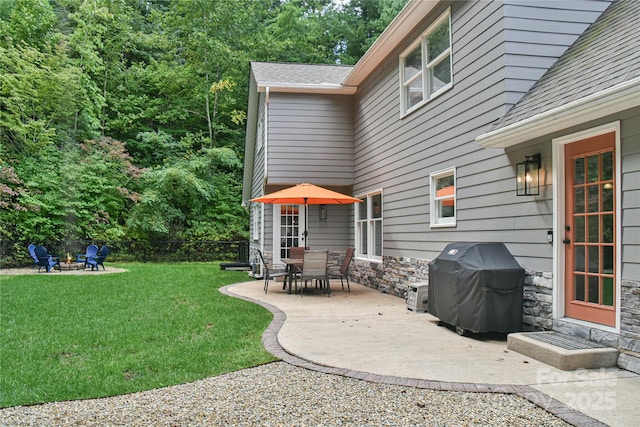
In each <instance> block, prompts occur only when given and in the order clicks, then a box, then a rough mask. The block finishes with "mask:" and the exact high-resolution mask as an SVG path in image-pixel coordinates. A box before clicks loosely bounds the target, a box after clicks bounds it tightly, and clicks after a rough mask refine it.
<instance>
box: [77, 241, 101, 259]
mask: <svg viewBox="0 0 640 427" xmlns="http://www.w3.org/2000/svg"><path fill="white" fill-rule="evenodd" d="M97 256H98V247H97V246H96V245H89V246H87V249H86V250H85V253H84V254H78V255H76V262H86V261H87V259H89V258H95V257H97Z"/></svg>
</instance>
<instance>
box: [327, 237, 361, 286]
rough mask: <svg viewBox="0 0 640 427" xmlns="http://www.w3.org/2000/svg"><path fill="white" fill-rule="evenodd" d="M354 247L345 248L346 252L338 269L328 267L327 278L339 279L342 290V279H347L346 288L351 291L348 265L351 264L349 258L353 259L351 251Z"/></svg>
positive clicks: (352, 251)
mask: <svg viewBox="0 0 640 427" xmlns="http://www.w3.org/2000/svg"><path fill="white" fill-rule="evenodd" d="M354 251H355V248H347V252H346V253H345V255H344V259H343V260H342V265H341V266H340V270H335V269H331V268H330V269H329V279H338V278H339V279H340V283H341V284H342V290H343V291H344V279H347V289H348V290H349V292H351V287H350V286H349V266H350V265H351V260H352V259H353V253H354Z"/></svg>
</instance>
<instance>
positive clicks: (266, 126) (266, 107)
mask: <svg viewBox="0 0 640 427" xmlns="http://www.w3.org/2000/svg"><path fill="white" fill-rule="evenodd" d="M268 129H269V86H267V87H266V88H265V95H264V126H263V129H262V131H263V132H264V135H263V139H264V144H262V146H263V147H264V173H263V174H264V176H263V177H262V195H264V191H265V184H266V183H267V179H268V175H267V170H268V169H267V165H268V164H269V162H268V161H267V155H268V153H269V150H268V148H269V143H268V141H269V140H268V135H269V131H268ZM261 205H262V206H261V207H260V218H261V219H262V221H260V247H261V249H260V250H261V251H262V253H263V254H264V253H265V251H264V223H265V220H264V217H265V215H264V212H265V204H264V203H261ZM261 267H262V266H261ZM262 273H263V274H264V272H262Z"/></svg>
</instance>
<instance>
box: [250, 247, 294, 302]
mask: <svg viewBox="0 0 640 427" xmlns="http://www.w3.org/2000/svg"><path fill="white" fill-rule="evenodd" d="M256 250H257V251H258V255H260V261H261V262H262V268H263V270H264V271H263V274H262V276H263V277H264V293H265V294H266V293H267V290H268V289H269V280H272V279H275V278H276V277H284V278H285V285H286V283H287V282H286V279H287V277H288V276H289V272H288V271H287V270H285V269H284V268H277V267H274V266H273V265H271V264H267V262H266V261H265V260H264V257H263V256H262V252H261V251H260V249H256Z"/></svg>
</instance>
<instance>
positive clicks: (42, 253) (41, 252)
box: [34, 246, 60, 273]
mask: <svg viewBox="0 0 640 427" xmlns="http://www.w3.org/2000/svg"><path fill="white" fill-rule="evenodd" d="M34 252H35V254H36V257H37V258H38V271H40V270H41V269H42V268H44V269H45V270H46V271H47V273H48V272H50V271H51V270H52V269H55V267H56V266H58V269H60V257H57V256H53V255H51V254H49V252H48V251H47V249H46V248H45V247H44V246H38V247H36V248H35V249H34Z"/></svg>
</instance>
